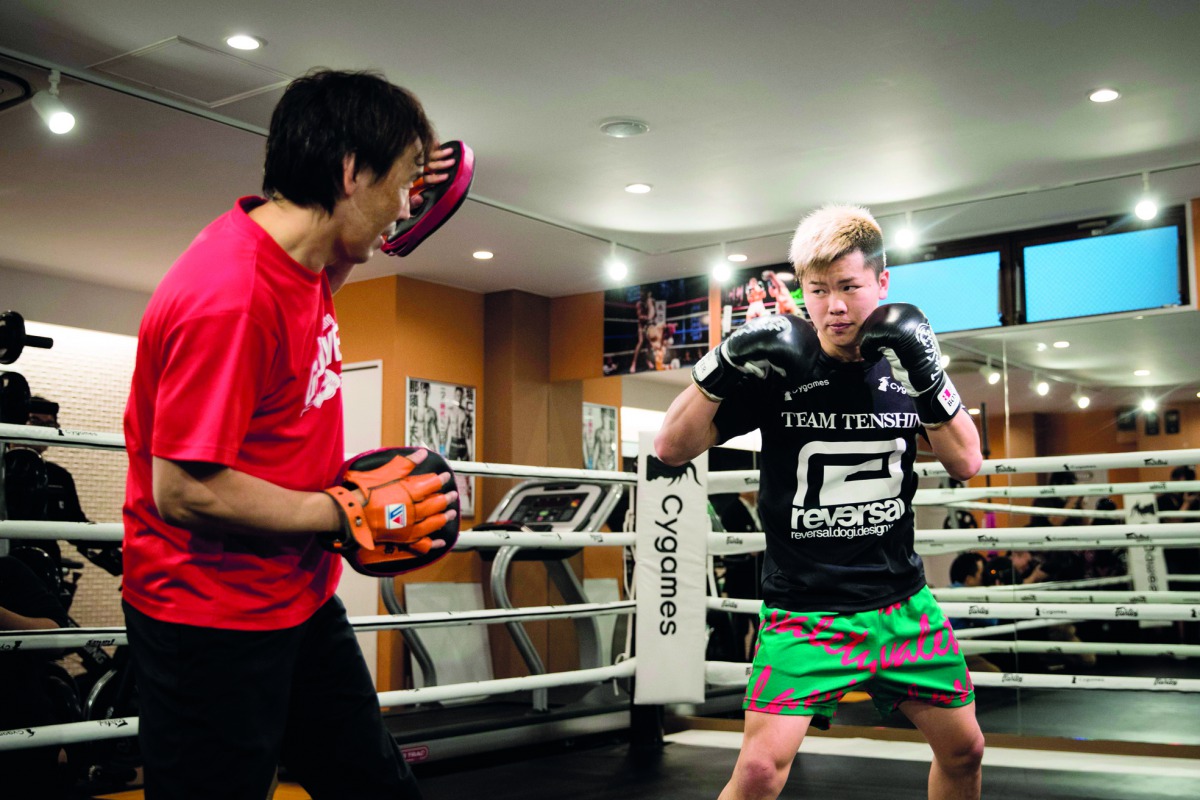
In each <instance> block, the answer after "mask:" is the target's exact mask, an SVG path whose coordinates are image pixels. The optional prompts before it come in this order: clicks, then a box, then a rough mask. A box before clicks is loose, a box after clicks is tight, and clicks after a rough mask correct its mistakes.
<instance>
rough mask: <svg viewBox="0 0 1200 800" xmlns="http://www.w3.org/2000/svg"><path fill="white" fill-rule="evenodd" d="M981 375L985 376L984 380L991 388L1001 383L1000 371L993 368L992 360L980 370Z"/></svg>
mask: <svg viewBox="0 0 1200 800" xmlns="http://www.w3.org/2000/svg"><path fill="white" fill-rule="evenodd" d="M979 374H980V375H982V376H983V379H984V380H985V381H987V382H988V385H989V386H995V385H996V384H997V383H999V382H1000V370H998V369H996V368H995V367H993V366H992V360H991V359H990V358H989V359H988V362H987V363H986V364H984V365H983V366H982V367H980V368H979Z"/></svg>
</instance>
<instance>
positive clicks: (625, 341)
mask: <svg viewBox="0 0 1200 800" xmlns="http://www.w3.org/2000/svg"><path fill="white" fill-rule="evenodd" d="M707 352H708V278H707V277H704V276H700V277H695V278H679V279H676V280H671V281H659V282H657V283H645V284H642V285H641V286H625V287H622V288H619V289H609V290H608V291H607V292H605V293H604V374H605V375H628V374H630V373H636V372H655V371H659V370H668V369H681V368H684V367H690V366H691V365H692V364H695V363H696V362H697V361H699V360H700V359H701V357H703V356H704V354H705V353H707Z"/></svg>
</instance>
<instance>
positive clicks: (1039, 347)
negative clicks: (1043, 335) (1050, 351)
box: [1036, 342, 1046, 353]
mask: <svg viewBox="0 0 1200 800" xmlns="http://www.w3.org/2000/svg"><path fill="white" fill-rule="evenodd" d="M1036 349H1037V351H1038V352H1039V353H1044V352H1046V343H1045V342H1038V343H1037V348H1036Z"/></svg>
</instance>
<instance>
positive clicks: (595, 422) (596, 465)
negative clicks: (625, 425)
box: [583, 403, 618, 470]
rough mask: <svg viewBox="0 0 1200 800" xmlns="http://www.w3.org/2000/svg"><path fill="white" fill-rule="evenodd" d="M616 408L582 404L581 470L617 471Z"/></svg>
mask: <svg viewBox="0 0 1200 800" xmlns="http://www.w3.org/2000/svg"><path fill="white" fill-rule="evenodd" d="M617 444H618V443H617V407H616V406H600V405H596V404H595V403H584V404H583V468H584V469H603V470H616V469H617Z"/></svg>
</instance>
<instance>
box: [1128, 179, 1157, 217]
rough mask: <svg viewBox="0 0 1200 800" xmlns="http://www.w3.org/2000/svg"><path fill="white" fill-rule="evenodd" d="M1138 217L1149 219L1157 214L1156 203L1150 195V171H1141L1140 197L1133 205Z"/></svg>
mask: <svg viewBox="0 0 1200 800" xmlns="http://www.w3.org/2000/svg"><path fill="white" fill-rule="evenodd" d="M1133 213H1134V214H1136V215H1137V218H1138V219H1144V220H1151V219H1154V218H1155V217H1157V216H1158V203H1156V202H1154V198H1152V197H1150V173H1149V172H1143V173H1142V199H1141V200H1140V201H1139V202H1138V204H1137V205H1136V206H1134V207H1133Z"/></svg>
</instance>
